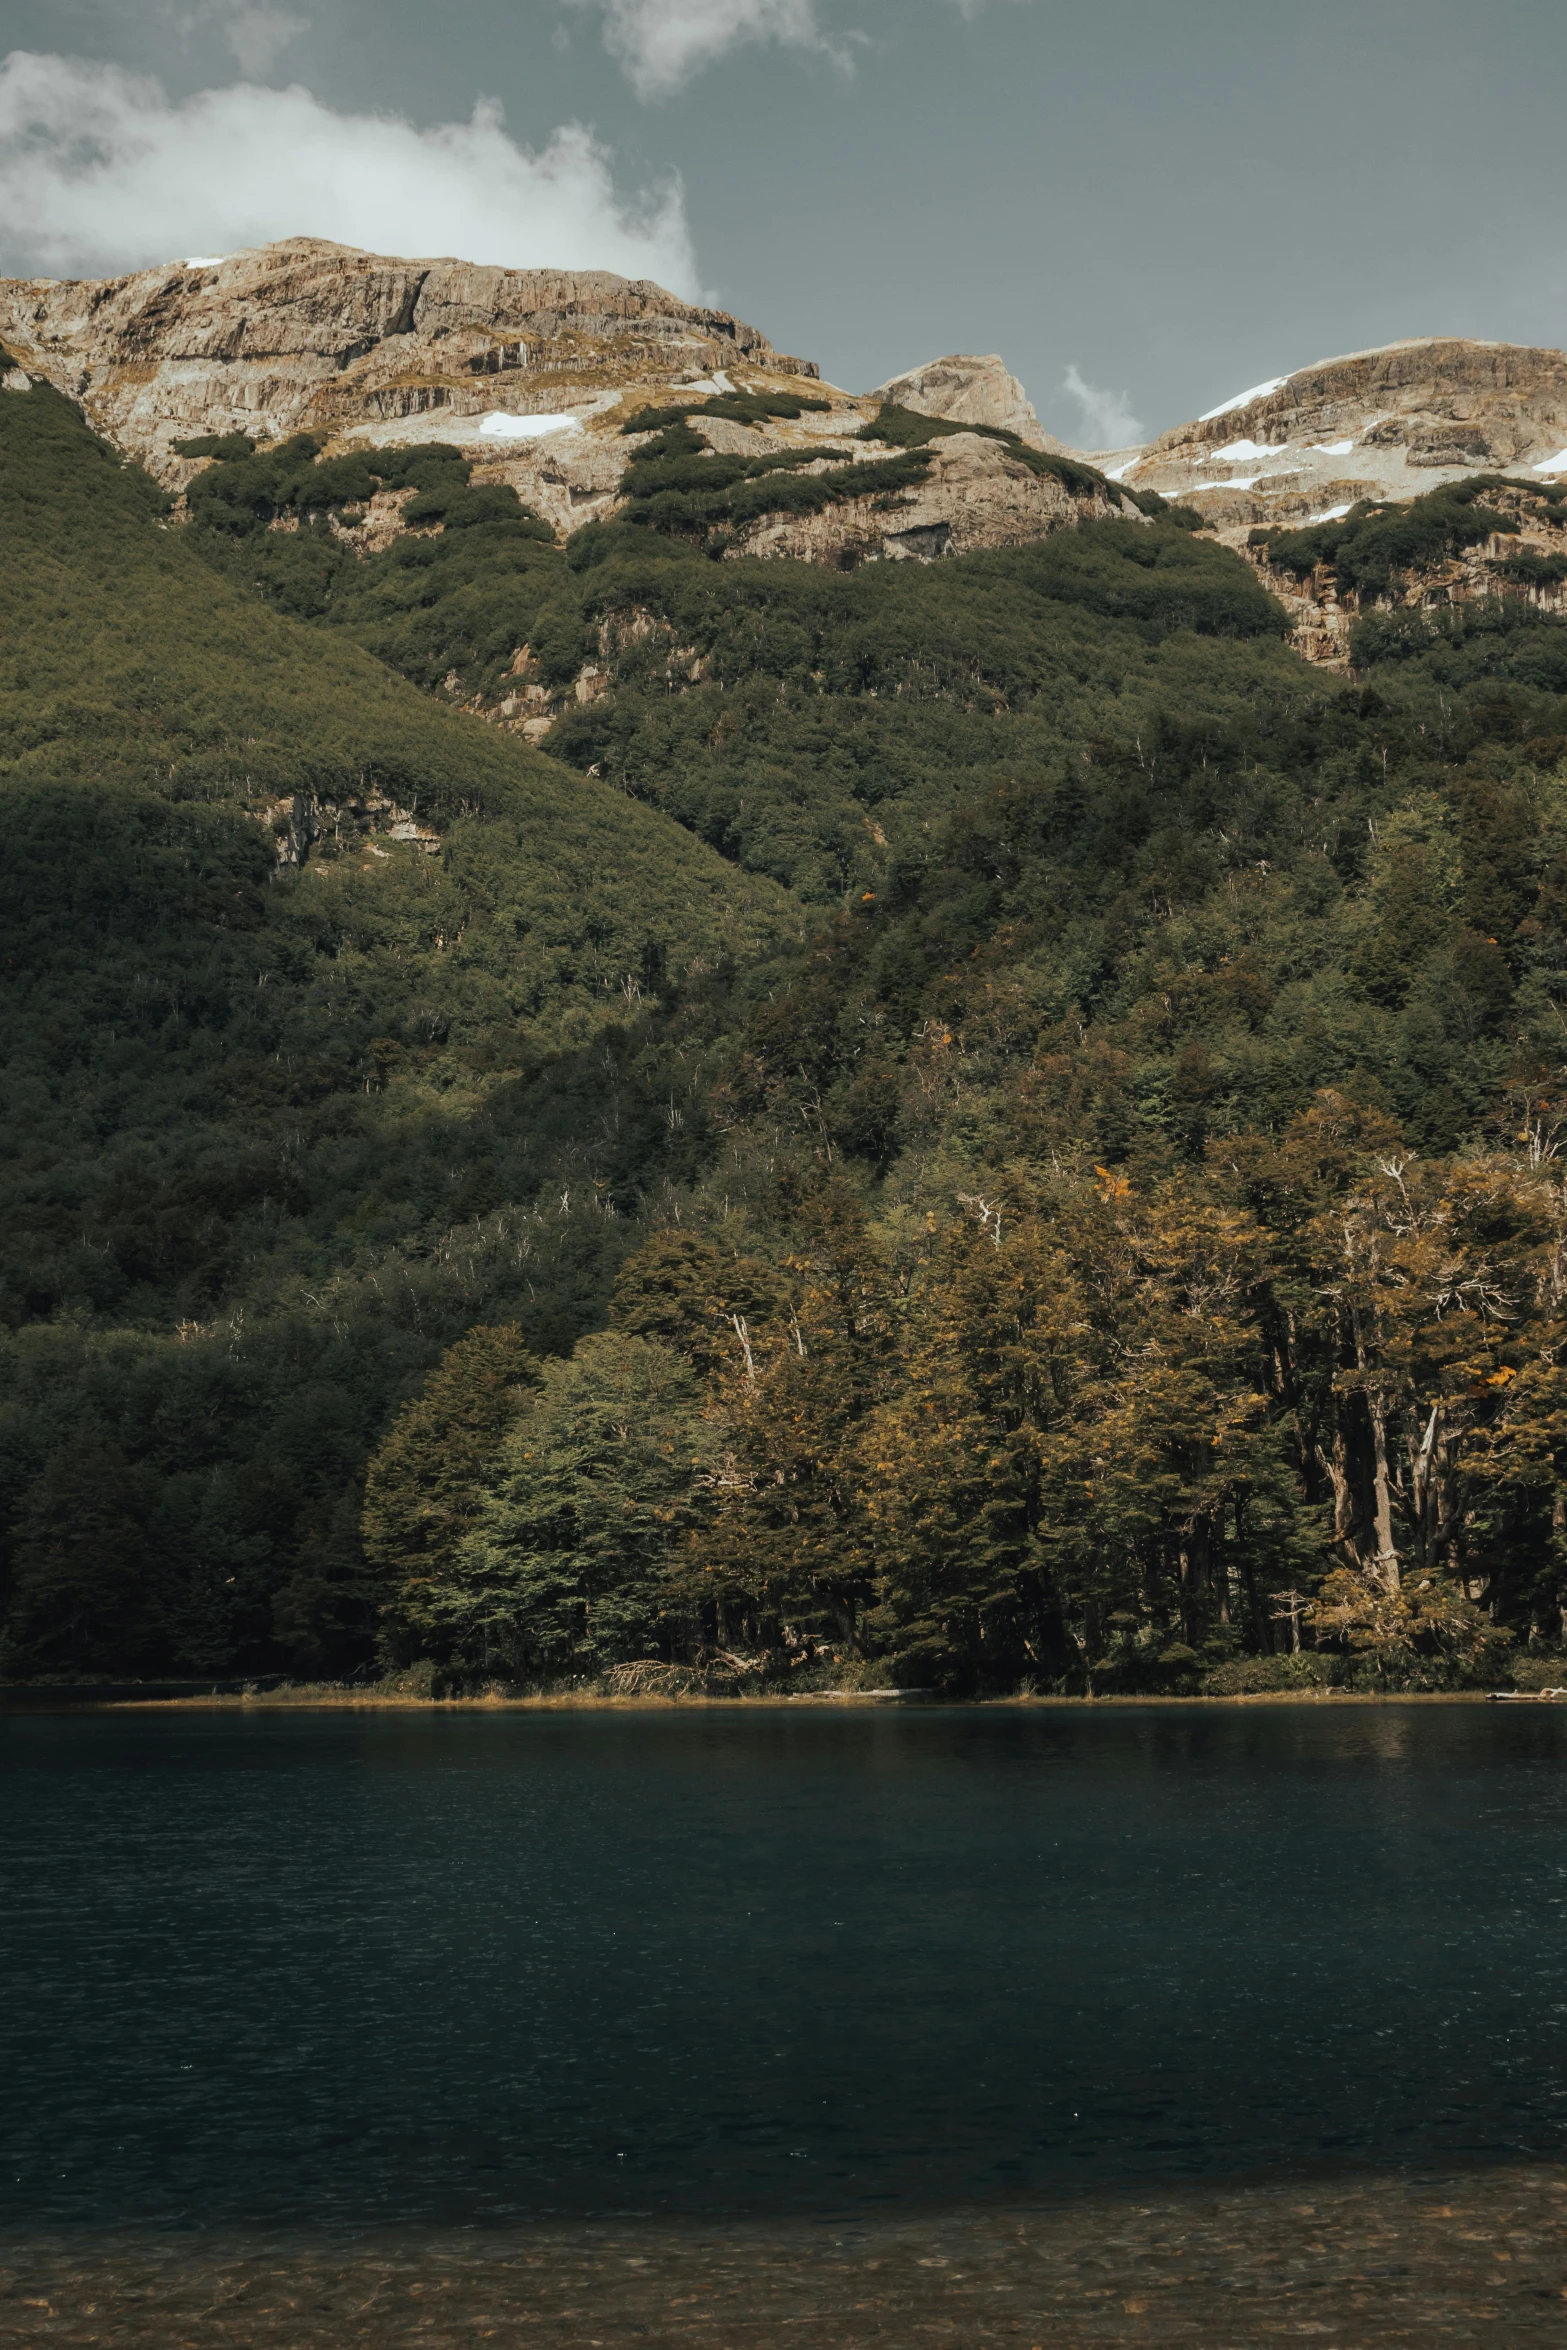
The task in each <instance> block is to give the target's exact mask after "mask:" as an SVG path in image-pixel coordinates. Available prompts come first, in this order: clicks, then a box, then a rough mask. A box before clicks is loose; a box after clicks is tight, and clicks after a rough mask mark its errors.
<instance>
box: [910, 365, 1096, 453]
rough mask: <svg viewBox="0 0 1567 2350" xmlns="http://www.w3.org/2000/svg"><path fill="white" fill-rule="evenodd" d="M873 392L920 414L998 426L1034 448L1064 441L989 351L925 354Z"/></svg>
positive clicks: (1061, 445) (1059, 446) (1060, 447)
mask: <svg viewBox="0 0 1567 2350" xmlns="http://www.w3.org/2000/svg"><path fill="white" fill-rule="evenodd" d="M875 397H876V399H877V400H888V401H891V402H893V403H894V404H895V405H896V406H897V407H899V408H912V409H913V410H914V411H915V413H916V414H917V415H920V416H941V417H945V418H946V419H947V420H948V421H949V422H951V423H953V424H993V425H999V426H1000V428H1001V430H1002V431H1003V432H1015V433H1016V434H1017V436H1018V439H1019V440H1020V441H1027V442H1028V444H1029V446H1030V447H1031V448H1034V449H1050V450H1054V451H1055V452H1056V453H1057V454H1058V455H1059V454H1060V453H1061V451H1062V450H1063V448H1064V446H1065V444H1064V443H1063V442H1061V441H1057V440H1053V439H1052V438H1051V436H1050V434H1049V433H1047V432H1046V430H1045V428H1044V426H1043V425H1042V424H1041V423H1040V421H1039V418H1038V417H1037V416H1036V415H1035V413H1034V410H1033V405H1032V403H1031V402H1030V400H1029V397H1028V394H1027V393H1026V392H1025V391H1024V389H1023V386H1022V385H1021V384H1020V383H1019V382H1018V379H1017V377H1016V376H1015V375H1011V374H1009V373H1008V371H1007V365H1006V362H1005V360H1004V359H1002V358H1001V357H1000V356H999V354H998V353H997V352H994V351H990V352H987V353H985V354H984V355H983V356H982V357H980V358H966V357H963V356H960V355H959V354H957V353H953V354H951V355H949V356H948V357H947V358H945V359H928V360H927V361H926V362H925V365H924V366H923V367H911V368H910V369H909V371H908V373H907V374H906V375H895V376H893V377H891V378H890V379H889V381H888V382H886V383H884V384H879V385H878V386H877V389H876V393H875Z"/></svg>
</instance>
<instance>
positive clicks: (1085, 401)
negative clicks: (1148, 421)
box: [1061, 366, 1147, 449]
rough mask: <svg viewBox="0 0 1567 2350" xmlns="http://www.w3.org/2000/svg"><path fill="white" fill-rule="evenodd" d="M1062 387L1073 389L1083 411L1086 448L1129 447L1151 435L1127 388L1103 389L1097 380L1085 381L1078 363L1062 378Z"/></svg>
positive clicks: (1084, 444) (1072, 391)
mask: <svg viewBox="0 0 1567 2350" xmlns="http://www.w3.org/2000/svg"><path fill="white" fill-rule="evenodd" d="M1061 389H1062V390H1063V391H1064V392H1070V393H1071V395H1072V397H1073V399H1074V400H1075V401H1076V402H1077V404H1078V406H1079V408H1081V410H1082V412H1083V446H1084V448H1085V449H1125V448H1129V447H1130V446H1131V444H1132V442H1133V441H1141V440H1145V439H1146V438H1147V435H1146V434H1145V433H1144V431H1143V427H1142V424H1141V422H1140V421H1139V419H1138V418H1137V417H1135V416H1134V415H1133V414H1132V411H1131V406H1130V404H1129V401H1128V398H1127V395H1126V393H1125V392H1102V391H1101V390H1100V389H1099V387H1098V385H1097V384H1091V383H1087V382H1085V381H1084V379H1083V377H1082V376H1081V375H1080V374H1079V373H1078V370H1077V368H1076V367H1075V366H1072V367H1069V368H1068V369H1067V371H1066V373H1065V375H1064V376H1063V377H1062V378H1061Z"/></svg>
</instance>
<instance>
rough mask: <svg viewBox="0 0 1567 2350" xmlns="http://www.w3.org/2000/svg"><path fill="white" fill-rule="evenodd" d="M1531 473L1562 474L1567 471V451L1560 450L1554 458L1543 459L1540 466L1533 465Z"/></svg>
mask: <svg viewBox="0 0 1567 2350" xmlns="http://www.w3.org/2000/svg"><path fill="white" fill-rule="evenodd" d="M1529 470H1530V472H1531V473H1561V472H1564V471H1567V449H1558V450H1557V452H1556V454H1555V456H1554V457H1542V458H1541V460H1540V462H1539V464H1538V465H1531V466H1530V468H1529Z"/></svg>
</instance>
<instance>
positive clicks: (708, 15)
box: [571, 0, 849, 98]
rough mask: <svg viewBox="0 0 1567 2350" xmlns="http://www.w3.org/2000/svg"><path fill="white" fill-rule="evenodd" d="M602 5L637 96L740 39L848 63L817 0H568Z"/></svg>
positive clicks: (694, 69)
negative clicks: (820, 13) (824, 27)
mask: <svg viewBox="0 0 1567 2350" xmlns="http://www.w3.org/2000/svg"><path fill="white" fill-rule="evenodd" d="M571 5H572V6H573V7H577V8H601V9H602V10H603V12H604V42H605V46H606V47H607V48H608V49H609V51H610V53H611V55H612V56H614V57H618V58H619V60H620V62H621V64H622V65H623V66H624V67H625V68H626V71H627V72H628V73H629V75H630V76H631V80H632V84H633V86H634V88H635V90H636V93H637V96H638V97H639V98H663V97H667V96H668V94H669V92H670V91H671V90H676V89H678V88H679V87H680V85H681V83H682V82H686V81H689V80H690V78H691V76H692V75H693V74H694V73H699V72H700V71H701V69H702V67H703V66H704V65H710V64H711V63H712V61H713V59H714V58H716V57H722V56H724V55H725V54H726V53H727V52H728V51H729V50H731V49H738V48H739V47H740V46H741V45H742V44H743V43H744V42H747V41H776V42H777V43H778V45H779V47H780V48H785V49H814V50H817V51H819V52H820V53H821V54H822V55H824V56H827V57H830V58H831V59H832V60H833V62H834V63H835V64H836V65H839V66H846V65H847V64H848V61H849V60H848V52H847V50H846V49H845V47H844V45H843V43H842V42H841V41H834V40H831V39H829V37H828V35H827V34H826V33H825V32H824V31H823V30H822V27H821V24H820V22H819V21H818V18H817V14H816V0H571Z"/></svg>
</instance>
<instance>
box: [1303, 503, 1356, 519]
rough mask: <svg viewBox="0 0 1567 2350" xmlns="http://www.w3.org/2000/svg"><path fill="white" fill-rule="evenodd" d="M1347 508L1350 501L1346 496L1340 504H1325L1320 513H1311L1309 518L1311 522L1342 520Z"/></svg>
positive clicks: (1347, 510)
mask: <svg viewBox="0 0 1567 2350" xmlns="http://www.w3.org/2000/svg"><path fill="white" fill-rule="evenodd" d="M1349 510H1350V501H1349V500H1348V499H1347V498H1346V499H1345V501H1344V503H1343V505H1342V506H1326V507H1324V508H1323V510H1322V512H1321V513H1320V514H1313V515H1312V516H1311V520H1312V521H1313V522H1342V521H1343V519H1344V517H1345V515H1346V514H1347V513H1348V512H1349Z"/></svg>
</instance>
